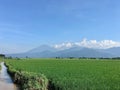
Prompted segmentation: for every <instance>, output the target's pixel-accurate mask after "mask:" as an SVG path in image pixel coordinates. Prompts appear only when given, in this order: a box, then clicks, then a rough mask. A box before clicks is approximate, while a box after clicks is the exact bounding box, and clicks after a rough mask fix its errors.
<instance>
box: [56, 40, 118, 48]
mask: <svg viewBox="0 0 120 90" xmlns="http://www.w3.org/2000/svg"><path fill="white" fill-rule="evenodd" d="M74 46H79V47H87V48H96V49H107V48H112V47H120V42H117V41H113V40H102V41H97V40H87V39H83V40H82V41H80V42H74V43H71V42H67V43H62V44H56V45H54V47H55V48H57V49H66V48H71V47H74Z"/></svg>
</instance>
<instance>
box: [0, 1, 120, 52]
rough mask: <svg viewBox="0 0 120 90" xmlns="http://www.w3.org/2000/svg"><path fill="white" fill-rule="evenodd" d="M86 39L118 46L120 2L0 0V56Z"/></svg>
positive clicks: (119, 38)
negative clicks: (45, 45)
mask: <svg viewBox="0 0 120 90" xmlns="http://www.w3.org/2000/svg"><path fill="white" fill-rule="evenodd" d="M85 39H87V40H86V42H87V43H88V42H91V41H93V40H94V41H96V43H97V44H98V43H100V44H101V43H103V42H105V43H106V41H105V40H108V43H107V44H110V45H111V43H112V45H113V46H114V45H116V43H117V45H116V46H118V44H119V42H120V0H0V53H19V52H25V51H27V50H29V49H32V48H35V47H37V46H40V45H42V44H48V45H56V44H57V45H58V46H60V45H63V44H64V43H67V44H68V43H78V42H83V41H85ZM109 42H110V43H109ZM92 43H93V42H92ZM105 43H104V44H105ZM63 46H64V45H63Z"/></svg>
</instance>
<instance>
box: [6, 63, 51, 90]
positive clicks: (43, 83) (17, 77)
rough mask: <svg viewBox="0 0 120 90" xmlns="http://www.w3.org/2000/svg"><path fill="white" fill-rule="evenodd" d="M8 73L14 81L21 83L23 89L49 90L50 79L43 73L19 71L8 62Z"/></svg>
mask: <svg viewBox="0 0 120 90" xmlns="http://www.w3.org/2000/svg"><path fill="white" fill-rule="evenodd" d="M6 66H7V67H8V73H9V74H10V75H11V76H12V78H13V81H14V83H16V84H18V85H20V88H21V89H22V90H48V83H49V82H48V79H47V78H46V77H45V76H44V75H43V74H39V75H38V74H36V73H31V72H24V71H18V70H15V69H14V68H12V67H11V66H10V65H8V64H6Z"/></svg>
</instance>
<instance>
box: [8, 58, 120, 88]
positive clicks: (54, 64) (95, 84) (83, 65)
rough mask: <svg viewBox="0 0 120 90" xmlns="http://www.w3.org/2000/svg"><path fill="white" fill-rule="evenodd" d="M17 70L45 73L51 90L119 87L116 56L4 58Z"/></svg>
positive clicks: (119, 73)
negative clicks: (92, 58)
mask: <svg viewBox="0 0 120 90" xmlns="http://www.w3.org/2000/svg"><path fill="white" fill-rule="evenodd" d="M6 63H8V64H9V65H10V66H12V67H14V68H15V69H16V70H18V71H27V72H33V73H37V74H44V75H45V76H46V77H47V78H48V80H49V84H50V86H49V89H50V90H120V61H119V60H91V59H90V60H77V59H76V60H75V59H74V60H69V59H61V60H60V59H58V60H56V59H30V60H8V61H7V60H6Z"/></svg>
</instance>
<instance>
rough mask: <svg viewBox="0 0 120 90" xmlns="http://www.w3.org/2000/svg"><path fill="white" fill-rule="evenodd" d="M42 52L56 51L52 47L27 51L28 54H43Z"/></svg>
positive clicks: (45, 46) (41, 47)
mask: <svg viewBox="0 0 120 90" xmlns="http://www.w3.org/2000/svg"><path fill="white" fill-rule="evenodd" d="M44 51H57V49H55V48H54V47H51V46H48V45H41V46H39V47H37V48H34V49H32V50H30V51H28V53H39V52H44Z"/></svg>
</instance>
